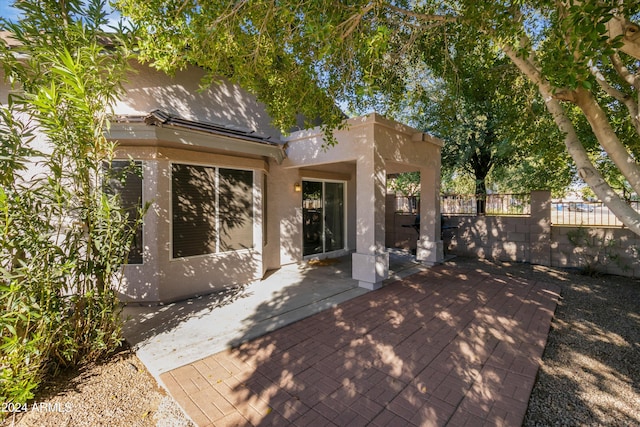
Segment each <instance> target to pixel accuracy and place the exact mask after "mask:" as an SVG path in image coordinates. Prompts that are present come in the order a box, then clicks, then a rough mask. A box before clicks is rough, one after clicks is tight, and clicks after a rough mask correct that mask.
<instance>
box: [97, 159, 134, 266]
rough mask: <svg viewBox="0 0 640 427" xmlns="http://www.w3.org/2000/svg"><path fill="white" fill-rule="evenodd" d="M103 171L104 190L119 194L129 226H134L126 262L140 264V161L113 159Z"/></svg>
mask: <svg viewBox="0 0 640 427" xmlns="http://www.w3.org/2000/svg"><path fill="white" fill-rule="evenodd" d="M104 171H105V191H106V192H107V193H108V194H118V195H120V201H121V203H122V207H123V208H124V210H125V212H126V213H127V222H128V224H129V226H130V227H136V230H135V234H134V236H133V241H132V242H131V248H130V249H129V256H128V258H127V262H128V263H129V264H142V253H143V248H144V246H143V241H142V224H140V223H138V221H137V219H138V215H139V214H140V211H141V210H142V162H140V161H129V160H114V161H112V162H111V168H109V167H108V164H105V165H104Z"/></svg>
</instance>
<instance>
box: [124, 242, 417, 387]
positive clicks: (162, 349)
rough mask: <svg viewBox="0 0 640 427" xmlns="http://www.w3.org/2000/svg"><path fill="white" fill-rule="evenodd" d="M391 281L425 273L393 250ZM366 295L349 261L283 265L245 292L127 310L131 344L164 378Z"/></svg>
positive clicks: (232, 291) (126, 332)
mask: <svg viewBox="0 0 640 427" xmlns="http://www.w3.org/2000/svg"><path fill="white" fill-rule="evenodd" d="M390 269H391V271H390V274H389V277H390V278H389V279H388V280H390V281H392V280H396V279H398V278H400V277H406V275H408V274H413V273H415V272H418V271H421V270H424V269H426V267H424V266H421V265H420V264H419V263H417V262H416V261H415V258H414V257H413V256H411V254H409V253H407V252H402V251H397V250H391V252H390ZM366 292H368V291H367V290H366V289H363V288H359V287H358V282H357V281H356V280H353V279H352V278H351V257H350V256H347V257H343V258H339V259H337V260H336V262H335V263H327V265H321V266H312V265H309V264H308V263H301V264H293V265H287V266H284V267H282V268H280V269H278V270H276V271H271V272H268V273H267V275H266V277H265V278H264V279H263V280H260V281H257V282H254V283H251V284H250V285H248V286H245V287H239V288H233V289H228V290H226V291H224V292H219V293H215V294H211V295H206V296H202V297H199V298H194V299H189V300H186V301H181V302H176V303H173V304H168V305H164V306H155V307H139V306H127V307H125V309H124V312H123V315H124V316H125V317H126V318H127V319H128V320H127V321H126V323H125V327H124V330H123V334H124V337H125V338H126V340H127V342H128V343H129V344H130V345H131V346H132V347H133V349H134V350H135V351H136V354H137V355H138V357H139V358H140V360H141V361H142V362H143V363H144V364H145V366H146V367H147V369H148V370H149V372H150V373H151V374H152V375H153V376H154V377H156V378H159V376H160V374H162V373H163V372H167V371H170V370H173V369H176V368H178V367H180V366H183V365H186V364H189V363H192V362H194V361H196V360H199V359H202V358H203V357H206V356H208V355H211V354H214V353H217V352H220V351H222V350H226V349H228V348H231V347H235V346H238V345H240V344H242V343H243V342H246V341H248V340H250V339H253V338H256V337H259V336H261V335H264V334H266V333H268V332H271V331H274V330H276V329H278V328H281V327H283V326H285V325H288V324H290V323H293V322H295V321H298V320H300V319H303V318H306V317H308V316H311V315H313V314H316V313H319V312H321V311H323V310H326V309H327V308H331V307H334V306H336V305H337V304H340V303H342V302H344V301H347V300H349V299H351V298H354V297H356V296H359V295H362V294H364V293H366Z"/></svg>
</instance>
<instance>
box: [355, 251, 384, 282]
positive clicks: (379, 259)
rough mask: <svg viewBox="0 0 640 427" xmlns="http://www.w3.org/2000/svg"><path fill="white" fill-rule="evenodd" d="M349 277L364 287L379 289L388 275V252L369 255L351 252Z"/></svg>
mask: <svg viewBox="0 0 640 427" xmlns="http://www.w3.org/2000/svg"><path fill="white" fill-rule="evenodd" d="M351 260H352V267H351V277H353V278H354V279H355V280H357V281H358V286H359V287H361V288H365V289H371V290H374V289H379V288H381V287H382V281H383V280H385V279H386V278H388V277H389V253H388V252H384V253H381V254H375V255H369V254H360V253H357V252H356V253H353V254H352V255H351Z"/></svg>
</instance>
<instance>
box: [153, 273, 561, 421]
mask: <svg viewBox="0 0 640 427" xmlns="http://www.w3.org/2000/svg"><path fill="white" fill-rule="evenodd" d="M325 280H326V277H325ZM558 289H559V288H558V287H557V286H555V285H550V284H545V283H539V282H536V281H534V280H526V279H520V278H517V277H509V276H506V275H493V274H489V273H486V272H483V271H478V270H476V269H465V268H463V267H457V266H455V265H452V264H449V265H444V266H439V267H435V268H433V269H430V270H426V271H422V272H419V273H417V274H414V275H411V276H408V277H405V278H404V279H402V280H397V281H395V282H394V283H391V284H389V285H388V286H386V287H384V288H382V289H380V290H378V291H375V292H370V293H366V294H363V295H361V296H359V297H356V298H353V299H350V300H348V301H346V302H343V303H342V304H340V305H338V306H337V307H334V308H332V309H329V310H325V311H322V312H320V313H318V314H316V315H313V316H311V317H306V318H305V319H303V320H301V321H298V322H295V323H292V324H290V325H288V326H285V327H283V328H280V329H278V330H276V331H274V332H272V333H269V334H266V335H263V336H261V337H259V338H257V339H254V340H252V341H249V342H246V343H244V344H241V345H239V346H238V347H237V348H234V349H232V350H228V351H224V352H221V353H218V354H215V355H212V356H210V357H206V358H204V359H201V360H198V361H196V362H194V363H190V364H188V365H186V366H183V367H180V368H178V369H175V370H172V371H170V372H167V373H164V374H162V375H161V376H160V378H161V380H162V382H163V383H164V384H165V385H166V387H167V388H168V390H169V391H170V393H171V394H172V396H173V397H174V398H175V399H176V400H177V401H178V403H179V404H180V405H181V406H182V407H183V408H184V409H185V411H186V412H187V413H188V414H189V415H190V416H191V417H192V419H193V420H194V421H195V422H196V423H197V424H199V425H272V424H294V425H311V424H312V425H365V424H369V423H371V424H373V425H399V424H398V423H400V424H402V425H445V424H449V425H464V424H465V423H467V422H470V423H476V424H477V423H480V424H479V425H482V423H485V422H487V423H490V424H491V425H496V424H500V423H504V424H507V425H520V424H521V423H522V420H523V417H524V414H525V411H526V408H527V402H528V399H529V394H530V392H531V388H532V387H533V384H534V381H535V376H536V372H537V369H538V365H539V363H540V356H541V354H542V351H543V349H544V346H545V343H546V338H547V332H548V330H549V325H550V322H551V318H552V316H553V311H554V309H555V304H556V301H557V298H558V293H557V292H558ZM278 308H279V307H278V306H277V305H276V306H273V305H272V303H271V302H265V303H264V304H263V305H262V306H259V307H258V309H257V310H256V313H258V312H263V311H269V310H271V309H278ZM250 329H251V327H249V330H250ZM246 331H247V329H245V332H246Z"/></svg>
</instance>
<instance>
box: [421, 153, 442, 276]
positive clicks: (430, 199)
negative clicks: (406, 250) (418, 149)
mask: <svg viewBox="0 0 640 427" xmlns="http://www.w3.org/2000/svg"><path fill="white" fill-rule="evenodd" d="M429 163H430V164H428V165H426V166H425V167H422V168H420V238H419V240H418V243H417V249H416V259H417V260H418V261H421V262H422V263H423V264H426V265H429V266H432V265H436V264H439V263H441V262H442V261H443V260H444V250H443V245H442V236H441V234H440V167H439V166H440V165H439V159H433V161H431V162H429Z"/></svg>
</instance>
